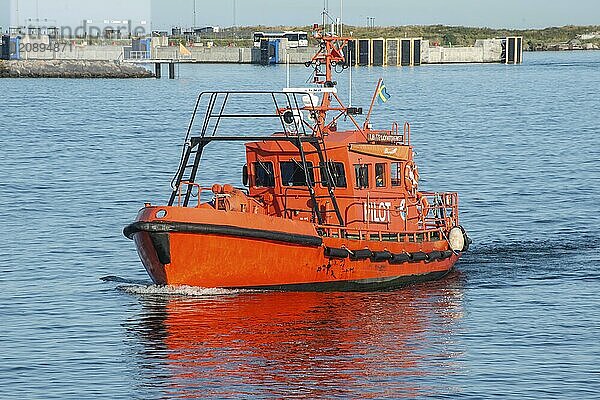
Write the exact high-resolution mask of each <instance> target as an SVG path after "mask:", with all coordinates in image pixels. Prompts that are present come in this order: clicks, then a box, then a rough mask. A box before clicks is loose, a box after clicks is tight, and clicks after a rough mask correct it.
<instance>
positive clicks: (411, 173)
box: [404, 161, 419, 192]
mask: <svg viewBox="0 0 600 400" xmlns="http://www.w3.org/2000/svg"><path fill="white" fill-rule="evenodd" d="M404 185H405V186H406V190H408V191H409V192H416V191H417V188H418V187H419V170H418V168H417V166H416V165H415V163H414V162H412V161H409V162H407V163H406V166H405V167H404Z"/></svg>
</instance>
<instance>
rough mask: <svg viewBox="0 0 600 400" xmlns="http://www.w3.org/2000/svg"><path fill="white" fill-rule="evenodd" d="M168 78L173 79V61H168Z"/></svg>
mask: <svg viewBox="0 0 600 400" xmlns="http://www.w3.org/2000/svg"><path fill="white" fill-rule="evenodd" d="M169 79H175V63H174V62H171V63H169Z"/></svg>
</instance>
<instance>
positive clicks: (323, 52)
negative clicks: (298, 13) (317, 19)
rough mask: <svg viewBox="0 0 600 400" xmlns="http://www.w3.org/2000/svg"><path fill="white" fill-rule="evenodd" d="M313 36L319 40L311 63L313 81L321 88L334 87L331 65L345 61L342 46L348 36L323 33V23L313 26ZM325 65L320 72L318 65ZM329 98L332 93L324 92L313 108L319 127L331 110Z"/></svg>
mask: <svg viewBox="0 0 600 400" xmlns="http://www.w3.org/2000/svg"><path fill="white" fill-rule="evenodd" d="M313 28H314V37H315V39H317V40H319V41H320V46H321V48H320V50H319V51H318V52H317V54H316V55H315V56H314V57H313V58H312V60H311V64H312V65H314V66H315V67H314V68H315V78H314V82H313V83H315V84H317V85H322V87H323V88H335V85H336V84H337V82H334V81H333V79H332V77H333V67H334V66H335V65H337V64H343V63H345V62H346V59H345V57H344V48H345V47H346V46H347V45H348V41H349V40H350V38H347V37H341V36H336V35H335V32H332V33H331V35H327V34H326V33H325V25H324V26H323V27H322V28H320V27H319V26H318V25H315V26H314V27H313ZM321 66H324V67H325V73H324V74H323V73H322V72H321V69H320V67H321ZM331 98H332V93H330V92H327V91H326V92H324V93H323V100H322V101H321V105H320V106H319V107H317V108H315V109H316V110H317V111H318V115H319V118H318V123H319V126H320V127H321V128H324V127H325V121H326V118H327V111H330V110H331Z"/></svg>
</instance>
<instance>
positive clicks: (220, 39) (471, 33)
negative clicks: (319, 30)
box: [204, 25, 600, 50]
mask: <svg viewBox="0 0 600 400" xmlns="http://www.w3.org/2000/svg"><path fill="white" fill-rule="evenodd" d="M283 30H294V31H295V30H300V31H306V32H310V30H311V27H308V26H302V27H290V26H278V27H266V26H253V27H239V28H236V29H235V31H234V30H232V29H225V30H224V31H223V32H221V33H218V34H207V35H206V36H205V38H204V40H205V41H207V40H210V41H212V42H214V44H215V45H216V46H231V45H233V46H239V47H247V46H251V45H252V40H251V38H252V33H253V32H255V31H283ZM344 32H345V33H346V34H349V33H350V32H352V34H353V36H355V37H357V38H379V37H384V38H398V37H422V38H423V39H427V40H429V41H430V42H431V43H432V44H433V43H437V44H439V45H441V46H450V45H452V46H472V45H473V44H474V43H475V40H477V39H489V38H500V37H506V36H523V37H524V39H525V44H526V46H525V48H526V49H531V50H533V49H538V50H545V49H548V48H550V47H551V46H553V45H557V44H561V43H567V42H568V41H570V40H573V39H577V38H578V36H579V35H582V34H586V33H592V32H598V33H600V25H594V26H563V27H551V28H545V29H493V28H472V27H464V26H445V25H428V26H398V27H375V28H366V27H357V26H345V27H344ZM581 43H582V44H586V43H592V44H595V45H597V46H599V47H600V37H599V38H595V39H589V40H581Z"/></svg>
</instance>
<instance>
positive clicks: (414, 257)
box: [410, 251, 427, 262]
mask: <svg viewBox="0 0 600 400" xmlns="http://www.w3.org/2000/svg"><path fill="white" fill-rule="evenodd" d="M425 260H427V253H423V252H422V251H417V252H416V253H412V254H411V255H410V261H412V262H420V261H425Z"/></svg>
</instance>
